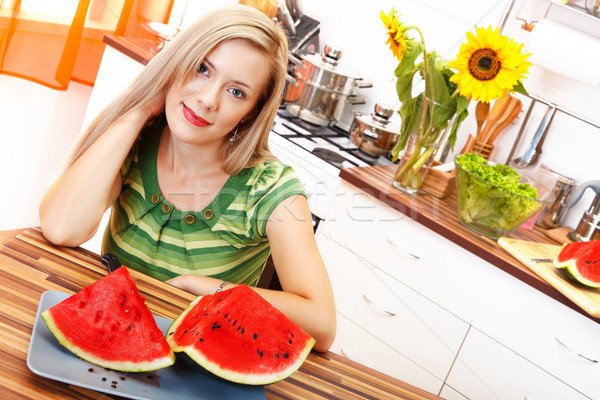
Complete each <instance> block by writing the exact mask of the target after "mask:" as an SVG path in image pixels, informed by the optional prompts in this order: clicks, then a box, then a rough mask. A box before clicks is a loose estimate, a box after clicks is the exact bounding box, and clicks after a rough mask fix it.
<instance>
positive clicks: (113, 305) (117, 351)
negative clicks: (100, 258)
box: [41, 267, 175, 372]
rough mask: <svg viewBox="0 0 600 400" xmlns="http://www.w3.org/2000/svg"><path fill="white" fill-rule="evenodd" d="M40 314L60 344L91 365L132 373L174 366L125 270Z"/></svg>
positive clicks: (169, 352) (150, 314)
mask: <svg viewBox="0 0 600 400" xmlns="http://www.w3.org/2000/svg"><path fill="white" fill-rule="evenodd" d="M41 315H42V318H43V319H44V321H45V322H46V325H48V328H49V329H50V331H51V332H52V334H53V335H54V336H55V337H56V338H57V339H58V341H59V343H60V344H62V345H63V346H65V347H66V348H67V349H69V350H70V351H71V352H73V353H75V354H76V355H77V356H79V357H81V358H82V359H84V360H86V361H89V362H91V363H93V364H96V365H99V366H102V367H105V368H109V369H113V370H117V371H134V372H135V371H152V370H156V369H159V368H163V367H167V366H169V365H171V364H173V363H174V362H175V354H174V353H173V351H172V350H171V348H170V346H169V344H168V343H167V341H166V339H165V337H164V336H163V333H162V331H161V330H160V329H159V328H158V326H157V325H156V321H155V320H154V317H153V316H152V313H151V312H150V310H149V309H148V307H147V306H146V303H145V299H144V297H143V296H142V295H140V293H139V291H138V289H137V287H136V286H135V283H134V282H133V279H132V278H131V275H129V272H128V271H127V268H125V267H121V268H119V269H117V270H116V271H114V272H112V273H110V274H108V275H106V276H105V277H104V278H102V279H100V280H99V281H97V282H95V283H93V284H91V285H89V286H86V287H85V288H83V289H82V290H81V291H79V292H78V293H76V294H74V295H73V296H71V297H69V298H68V299H66V300H64V301H62V302H60V303H59V304H57V305H55V306H54V307H51V308H49V309H48V310H46V311H44V312H43V313H42V314H41Z"/></svg>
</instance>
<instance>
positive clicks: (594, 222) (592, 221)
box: [567, 181, 600, 242]
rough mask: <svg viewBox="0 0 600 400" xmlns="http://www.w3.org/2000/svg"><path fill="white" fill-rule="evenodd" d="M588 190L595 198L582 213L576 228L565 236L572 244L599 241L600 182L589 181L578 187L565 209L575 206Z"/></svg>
mask: <svg viewBox="0 0 600 400" xmlns="http://www.w3.org/2000/svg"><path fill="white" fill-rule="evenodd" d="M588 188H589V189H592V190H593V191H594V192H596V196H595V197H594V200H592V204H590V207H589V208H588V209H587V210H586V211H585V212H584V213H583V216H582V217H581V221H579V225H577V228H575V229H574V230H572V231H571V232H569V233H568V234H567V236H568V238H569V239H571V240H572V241H574V242H587V241H589V240H598V239H600V181H589V182H585V183H583V184H582V185H581V186H579V187H578V188H577V189H576V190H575V191H574V192H573V195H572V196H571V198H570V199H569V201H568V202H567V207H569V208H570V207H573V206H574V205H575V204H577V202H578V201H579V199H581V196H583V193H584V192H585V191H586V189H588Z"/></svg>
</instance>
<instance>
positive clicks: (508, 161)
mask: <svg viewBox="0 0 600 400" xmlns="http://www.w3.org/2000/svg"><path fill="white" fill-rule="evenodd" d="M536 101H537V100H536V99H531V102H530V103H529V107H528V108H527V113H526V114H525V117H524V118H523V122H521V128H520V129H519V133H518V134H517V137H516V138H515V142H514V144H513V146H512V148H511V149H510V153H509V154H508V157H507V158H506V162H505V164H509V163H510V161H511V160H512V159H513V156H514V154H515V150H516V149H517V147H518V146H519V143H520V142H521V137H522V136H523V132H524V131H525V127H526V126H527V122H528V121H529V116H530V115H531V111H533V106H534V105H535V103H536Z"/></svg>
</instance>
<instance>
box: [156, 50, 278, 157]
mask: <svg viewBox="0 0 600 400" xmlns="http://www.w3.org/2000/svg"><path fill="white" fill-rule="evenodd" d="M269 68H270V63H269V60H268V58H267V56H266V55H265V54H263V53H262V52H260V51H258V50H256V49H255V48H254V47H252V46H251V45H250V44H248V43H247V42H246V41H245V40H242V39H234V40H228V41H226V42H223V43H221V44H220V45H219V46H217V47H216V48H215V49H214V50H213V51H212V52H211V53H209V55H208V56H207V57H206V59H205V60H204V61H203V62H202V64H201V65H200V66H199V68H198V70H197V71H196V72H195V75H194V77H193V78H192V79H190V80H189V81H188V82H181V81H176V82H175V83H174V84H173V85H172V86H171V87H170V88H169V90H168V91H167V96H166V101H165V112H166V116H167V121H168V123H169V129H170V131H171V134H172V135H173V136H174V137H175V138H177V139H178V140H181V141H182V142H184V143H188V144H197V145H201V144H215V145H217V146H218V147H219V148H220V145H221V144H222V143H223V142H224V141H225V139H226V137H227V135H228V134H229V132H231V131H232V130H233V129H234V128H235V127H236V125H237V124H238V123H239V122H240V120H246V119H248V118H249V117H251V116H252V115H253V110H254V105H255V104H256V102H257V101H258V99H259V98H260V96H261V94H262V92H263V90H264V88H265V85H266V82H267V77H268V75H269Z"/></svg>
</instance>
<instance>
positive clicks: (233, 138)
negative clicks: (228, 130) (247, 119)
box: [229, 120, 244, 143]
mask: <svg viewBox="0 0 600 400" xmlns="http://www.w3.org/2000/svg"><path fill="white" fill-rule="evenodd" d="M242 122H244V120H240V122H238V124H237V125H236V126H235V130H234V131H233V136H232V137H230V138H229V141H230V142H231V143H235V135H237V131H238V128H239V127H240V124H241V123H242Z"/></svg>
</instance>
